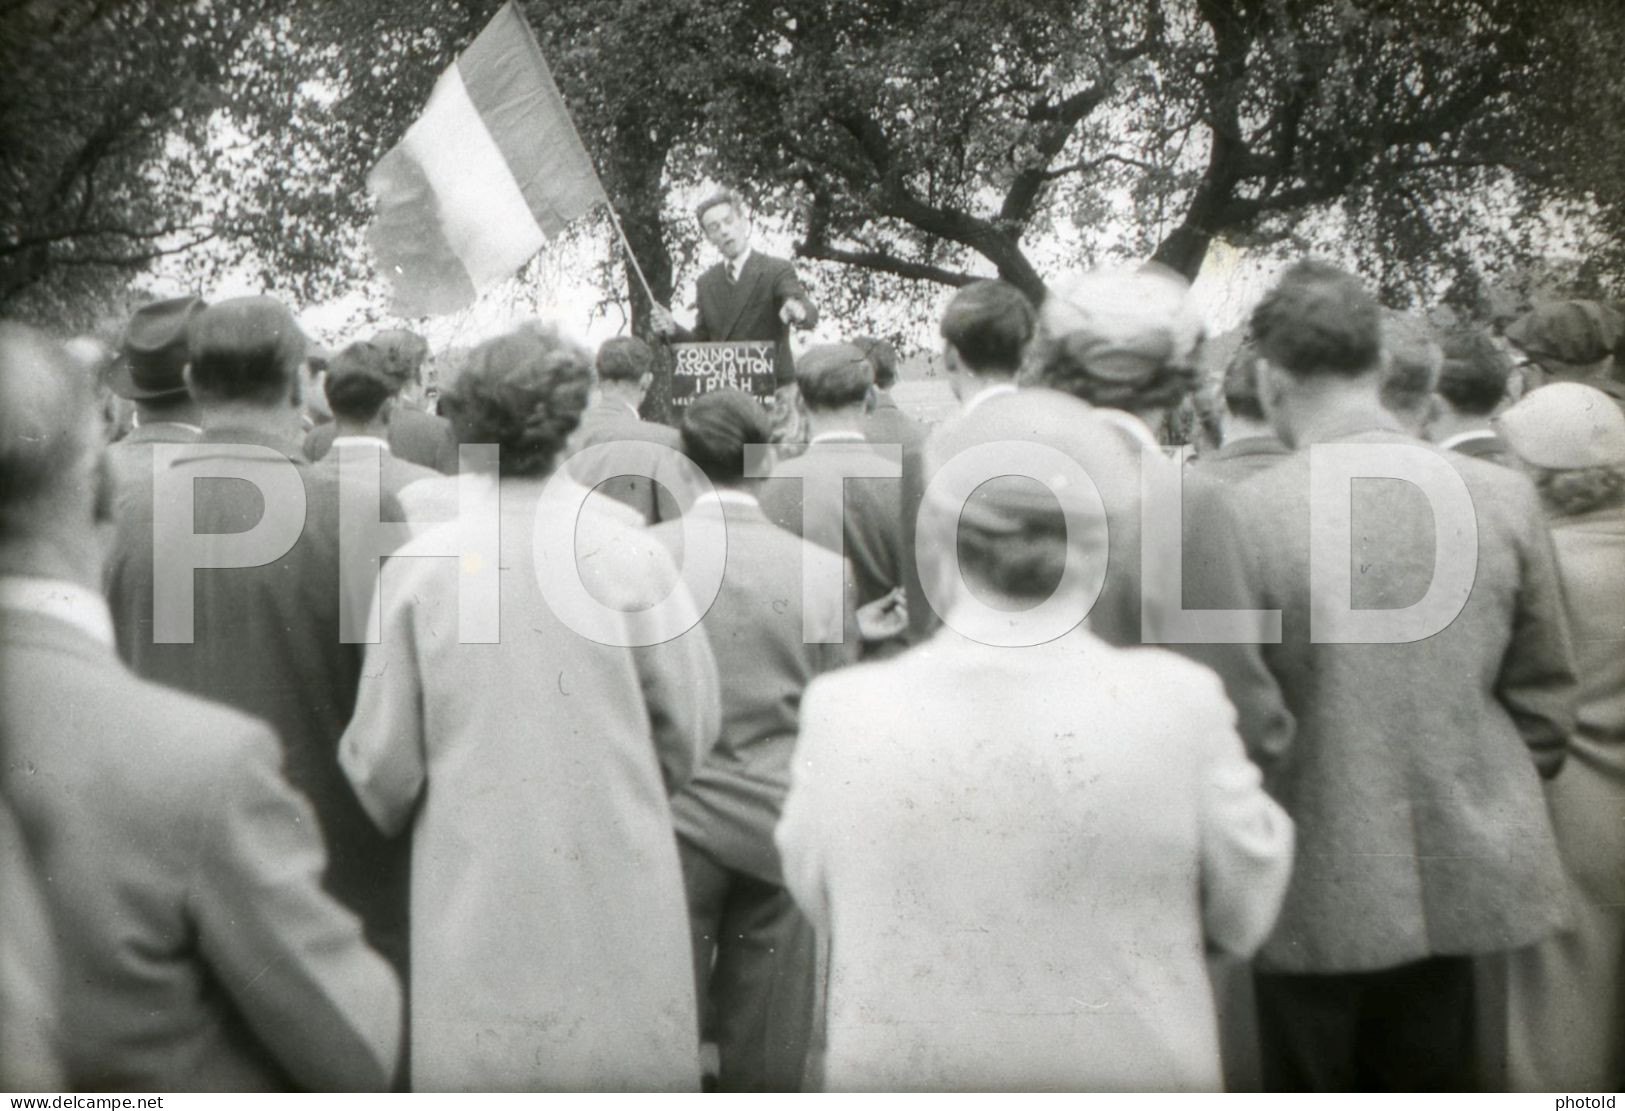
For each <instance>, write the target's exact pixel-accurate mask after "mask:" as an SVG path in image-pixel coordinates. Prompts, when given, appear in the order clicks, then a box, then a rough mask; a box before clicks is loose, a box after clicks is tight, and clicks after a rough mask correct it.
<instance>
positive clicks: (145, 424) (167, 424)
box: [130, 413, 203, 436]
mask: <svg viewBox="0 0 1625 1111" xmlns="http://www.w3.org/2000/svg"><path fill="white" fill-rule="evenodd" d="M137 428H184V429H186V430H187V431H188V432H196V433H197V434H198V435H200V436H201V435H203V427H202V426H201V425H197V424H188V423H187V422H186V421H183V420H142V419H141V414H140V413H131V414H130V430H131V431H132V432H133V431H135V430H136V429H137Z"/></svg>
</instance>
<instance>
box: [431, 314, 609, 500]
mask: <svg viewBox="0 0 1625 1111" xmlns="http://www.w3.org/2000/svg"><path fill="white" fill-rule="evenodd" d="M591 389H592V364H591V363H590V362H589V361H588V358H587V353H586V352H585V351H584V350H582V349H581V348H579V347H577V346H576V345H575V344H573V343H571V342H569V341H568V340H565V339H563V338H562V337H560V336H559V334H558V333H557V331H555V330H554V329H552V328H550V327H546V326H535V325H521V326H520V327H519V328H518V329H517V330H515V331H513V332H510V333H509V334H507V335H505V336H498V337H496V338H495V339H488V340H486V341H485V342H484V343H482V344H480V345H479V346H478V347H476V348H474V350H473V351H472V352H470V353H469V356H468V365H467V366H466V367H465V368H464V369H463V372H462V374H460V375H458V377H457V381H456V382H455V383H454V384H453V385H452V387H451V388H450V389H449V390H447V391H446V392H445V393H443V394H442V395H441V397H440V407H441V411H442V412H444V413H445V414H446V415H447V416H448V417H449V418H450V419H451V424H452V427H453V428H454V429H455V430H456V432H457V440H458V442H459V443H464V444H496V445H497V448H498V450H499V453H500V454H499V456H498V460H499V467H500V473H501V475H502V476H503V477H528V478H539V477H541V476H543V475H546V474H547V473H549V472H550V471H551V470H552V469H553V466H554V463H555V462H556V461H557V458H558V454H559V451H560V449H561V448H563V447H564V443H565V441H566V440H567V439H568V438H569V436H570V433H572V432H574V431H575V429H576V425H577V424H579V423H580V421H581V411H582V409H584V408H585V407H586V404H587V394H588V393H589V392H590V391H591Z"/></svg>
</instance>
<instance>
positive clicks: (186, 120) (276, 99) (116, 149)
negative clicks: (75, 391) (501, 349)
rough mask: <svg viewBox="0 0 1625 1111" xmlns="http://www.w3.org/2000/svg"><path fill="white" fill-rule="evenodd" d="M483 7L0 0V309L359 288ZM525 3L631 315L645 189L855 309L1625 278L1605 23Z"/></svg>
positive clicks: (677, 216) (745, 0)
mask: <svg viewBox="0 0 1625 1111" xmlns="http://www.w3.org/2000/svg"><path fill="white" fill-rule="evenodd" d="M496 6H497V2H496V0H349V2H346V3H343V4H338V3H318V4H300V3H294V2H293V0H249V2H246V3H237V4H229V5H228V4H221V3H197V4H191V5H179V4H169V3H165V2H163V0H128V2H126V3H105V2H104V3H94V2H89V0H61V2H56V3H52V2H48V0H44V2H42V0H35V2H29V0H24V2H22V3H13V4H11V5H9V6H7V7H5V8H3V9H0V63H4V64H5V66H6V70H5V72H6V74H7V77H6V81H7V83H8V86H9V89H8V95H7V96H6V97H5V100H4V105H3V107H0V138H3V139H4V142H5V150H6V152H7V153H6V155H5V163H4V168H3V172H0V305H3V306H4V307H5V309H6V311H8V312H32V313H40V312H54V313H64V312H67V311H68V308H69V307H70V306H71V305H73V304H76V303H78V302H82V301H85V300H87V299H94V298H95V297H98V296H105V295H106V294H107V293H108V292H109V291H110V290H114V289H116V288H117V287H118V286H119V285H120V284H121V283H125V282H128V281H129V280H130V279H131V277H132V276H136V275H139V274H140V273H141V272H142V271H143V270H144V268H145V267H147V266H148V265H149V264H150V263H151V262H152V261H153V259H155V258H157V257H160V256H164V255H166V254H178V255H180V257H182V258H186V259H191V260H196V261H197V263H198V265H199V266H200V267H201V268H204V271H206V269H207V268H208V267H214V268H216V269H218V268H220V267H230V266H239V265H242V264H244V263H247V264H250V265H253V266H257V267H258V268H260V270H261V271H262V272H263V274H264V276H265V277H266V279H267V282H268V284H274V285H275V286H276V287H277V288H279V289H284V290H287V291H289V292H290V293H292V294H293V295H294V296H295V297H296V298H299V299H302V300H307V301H310V300H319V299H323V298H327V297H330V296H333V295H335V294H337V293H340V292H344V291H347V290H352V289H356V288H361V287H365V286H366V283H368V282H370V281H373V280H374V279H373V278H372V276H371V273H370V263H369V260H368V258H367V255H366V252H365V249H364V246H363V243H362V239H361V232H362V230H363V228H364V226H365V223H366V221H367V219H368V216H369V202H368V199H367V196H366V193H365V181H366V175H367V172H368V171H369V170H370V169H371V167H372V166H373V165H374V164H375V163H376V162H377V160H378V158H379V157H381V155H382V154H383V153H384V151H386V150H387V149H388V148H389V146H390V145H392V144H393V143H394V142H396V141H397V140H398V139H399V138H400V136H401V134H402V133H403V132H404V131H405V129H406V127H407V126H408V125H409V124H410V122H411V121H412V119H413V118H414V117H415V115H416V114H417V112H418V111H419V110H420V109H421V107H422V105H423V103H424V102H425V100H426V99H427V96H428V93H429V90H430V88H431V87H432V85H433V82H434V80H435V78H436V77H437V76H438V74H439V73H440V72H441V70H443V69H444V67H445V66H446V65H447V64H449V63H450V62H451V60H452V59H453V58H454V57H455V55H456V52H457V51H458V50H459V49H461V47H462V46H463V45H465V44H466V43H467V42H468V41H469V40H470V39H471V38H472V37H473V36H474V35H475V34H476V33H478V31H479V29H480V28H481V27H482V26H483V25H484V24H485V22H486V21H487V19H489V17H490V15H491V14H492V12H493V11H494V10H495V8H496ZM524 6H525V7H526V9H527V11H528V14H529V15H530V18H531V22H532V25H533V26H534V27H535V28H536V30H537V33H538V36H539V37H540V38H541V40H542V45H543V48H544V51H545V53H546V54H547V56H548V58H549V59H550V61H551V63H552V67H553V69H554V74H555V77H556V78H557V80H558V83H559V85H560V87H561V90H562V91H563V93H564V95H565V98H566V100H567V102H568V103H569V105H570V108H571V111H572V114H573V116H574V118H575V120H576V123H577V125H578V128H579V129H580V131H581V132H582V136H583V139H584V140H585V142H586V143H587V146H588V149H589V150H590V151H591V152H592V153H593V155H594V158H595V160H596V162H597V164H598V167H599V170H600V174H601V176H602V177H603V178H604V180H605V184H606V187H607V188H608V191H609V193H610V195H611V197H612V198H614V200H615V202H616V208H617V211H618V212H619V214H620V216H621V219H622V223H623V226H624V227H625V230H626V234H627V236H628V238H629V240H630V241H631V243H632V245H633V249H634V251H635V252H636V254H637V257H638V258H639V259H640V260H641V262H642V264H643V269H644V271H645V273H646V274H647V275H648V278H649V281H650V283H651V285H652V286H653V287H654V293H655V296H656V297H657V298H661V299H667V298H670V297H671V295H672V293H673V290H674V288H676V287H677V286H678V285H680V284H684V283H686V281H687V280H688V279H689V277H690V275H688V274H687V273H685V272H684V271H685V267H688V266H691V264H692V259H693V258H694V252H693V248H694V243H695V233H694V229H693V226H692V222H691V220H690V219H689V217H688V214H687V213H685V212H682V211H679V210H677V209H676V208H675V207H674V206H673V204H672V197H673V196H675V195H681V194H682V193H683V192H684V191H685V190H687V189H690V188H692V187H693V186H694V185H695V184H696V183H698V182H700V181H704V180H720V181H723V182H726V183H729V184H734V185H736V186H738V187H740V188H741V189H742V190H743V191H744V192H746V194H747V196H749V197H751V198H752V199H753V201H754V203H755V206H756V208H757V209H758V211H759V212H762V213H763V214H765V215H767V216H769V217H771V218H773V219H775V220H777V221H781V222H784V223H787V224H788V225H789V226H791V227H792V228H793V229H794V232H795V235H796V237H797V239H798V241H799V242H798V252H799V253H800V255H801V256H802V257H803V258H805V259H807V260H811V261H812V262H813V263H814V264H815V265H821V266H827V267H828V268H829V272H834V273H838V274H839V275H841V278H840V281H839V282H838V285H839V287H840V288H839V289H838V290H836V291H833V292H832V297H831V299H832V300H836V301H838V302H842V303H850V304H856V303H858V302H859V301H861V300H862V299H863V298H866V297H873V296H877V295H878V296H883V297H885V298H888V299H896V298H908V297H914V298H916V299H917V300H925V299H928V298H933V297H935V296H936V294H935V293H933V292H932V291H933V290H938V289H941V287H942V284H944V283H946V284H949V285H952V284H958V283H962V282H964V281H966V280H968V279H969V278H970V277H972V276H974V275H975V274H978V273H987V272H997V273H999V274H1001V275H1003V276H1005V277H1006V278H1008V279H1010V280H1012V281H1014V282H1016V283H1017V284H1019V285H1021V286H1022V287H1023V288H1026V289H1028V290H1029V291H1032V292H1034V293H1037V292H1038V291H1039V290H1040V287H1041V284H1042V281H1043V277H1044V275H1045V274H1046V273H1047V272H1050V271H1053V270H1055V269H1058V268H1062V267H1065V268H1076V267H1079V266H1083V265H1088V264H1090V263H1094V262H1100V261H1104V260H1106V259H1107V258H1110V257H1156V258H1158V259H1160V260H1162V261H1164V262H1166V263H1168V264H1169V265H1172V266H1174V267H1175V268H1177V269H1180V270H1182V271H1184V272H1185V273H1187V274H1192V275H1194V274H1195V272H1196V271H1197V269H1199V267H1200V266H1201V263H1202V260H1203V258H1204V257H1205V256H1206V253H1207V250H1208V247H1209V245H1210V244H1211V243H1212V242H1213V241H1214V239H1216V238H1224V239H1226V240H1228V241H1230V242H1232V243H1236V244H1239V245H1243V246H1251V247H1255V248H1256V247H1265V248H1268V247H1271V246H1279V247H1281V248H1283V249H1293V250H1296V249H1300V248H1303V247H1313V246H1317V245H1318V246H1329V247H1331V248H1332V249H1333V250H1334V251H1335V253H1337V254H1339V255H1340V256H1342V257H1344V258H1345V259H1347V260H1348V261H1351V262H1354V263H1357V264H1360V265H1362V266H1363V267H1364V268H1365V269H1367V270H1368V272H1370V273H1371V274H1372V276H1373V277H1375V278H1377V279H1378V280H1380V281H1381V282H1382V283H1383V285H1384V287H1385V289H1386V290H1387V292H1388V293H1389V294H1390V295H1391V297H1392V298H1393V299H1396V300H1403V299H1405V298H1406V296H1407V295H1408V294H1409V293H1410V292H1412V291H1415V290H1421V289H1426V290H1437V289H1439V288H1442V287H1444V286H1446V285H1448V286H1449V287H1450V290H1451V295H1452V296H1453V297H1455V298H1456V299H1458V300H1461V301H1468V300H1471V299H1472V298H1473V297H1474V296H1478V295H1479V293H1480V292H1481V287H1482V286H1483V285H1484V284H1485V283H1486V282H1487V281H1490V280H1492V279H1494V277H1495V276H1496V271H1497V270H1498V269H1500V270H1506V269H1509V268H1514V269H1515V268H1517V267H1518V266H1524V265H1527V264H1528V263H1529V262H1530V260H1531V259H1532V258H1534V257H1535V256H1537V255H1538V254H1539V253H1540V252H1541V251H1542V249H1543V243H1544V241H1545V236H1546V230H1547V229H1548V227H1549V225H1550V224H1551V222H1552V220H1553V218H1554V216H1557V217H1569V218H1572V222H1573V224H1574V225H1575V226H1582V227H1584V228H1585V229H1587V233H1588V234H1589V235H1590V236H1591V239H1590V241H1589V242H1588V248H1587V249H1588V251H1589V252H1590V253H1591V255H1592V257H1593V258H1594V260H1595V262H1594V264H1593V266H1592V267H1591V269H1590V272H1589V274H1588V280H1591V281H1594V282H1596V283H1597V284H1599V285H1606V284H1608V283H1609V279H1611V278H1612V277H1613V276H1614V275H1615V274H1618V273H1619V272H1620V267H1621V266H1622V265H1625V258H1622V257H1621V253H1622V252H1621V249H1620V244H1621V243H1625V235H1622V233H1625V199H1622V197H1621V193H1620V189H1619V188H1618V182H1619V181H1620V180H1621V171H1622V170H1625V166H1621V165H1620V161H1621V159H1622V158H1625V154H1622V153H1621V151H1625V143H1622V142H1620V141H1619V140H1620V139H1621V137H1622V131H1625V126H1622V121H1625V116H1622V115H1621V109H1625V92H1622V83H1621V81H1620V80H1619V78H1618V76H1617V74H1616V70H1617V59H1618V58H1619V57H1620V56H1621V52H1620V48H1621V46H1625V9H1621V8H1620V7H1619V6H1618V5H1617V3H1612V2H1609V0H1577V2H1571V0H1094V2H1092V3H1085V4H1079V3H1075V2H1073V0H806V2H804V3H800V4H796V5H788V4H784V3H781V2H777V0H548V2H546V3H542V2H540V0H535V2H530V3H527V4H525V5H524ZM616 265H617V260H615V259H614V257H613V256H611V257H606V258H605V260H604V266H603V267H602V273H603V274H604V275H605V276H606V278H607V277H608V275H609V274H610V273H611V271H612V268H614V267H615V266H616ZM200 272H203V271H200ZM205 276H206V274H205ZM620 277H621V281H623V282H624V283H625V285H626V287H627V288H628V289H629V290H630V291H631V292H632V304H633V309H634V316H635V319H637V320H638V321H639V322H641V321H643V320H644V319H646V304H645V301H644V298H643V297H642V295H641V293H640V291H639V286H638V283H637V282H635V281H634V280H633V279H632V276H631V274H630V273H629V272H625V271H623V272H622V274H621V275H620ZM826 284H827V283H826Z"/></svg>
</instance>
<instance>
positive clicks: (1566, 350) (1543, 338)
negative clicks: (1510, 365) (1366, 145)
mask: <svg viewBox="0 0 1625 1111" xmlns="http://www.w3.org/2000/svg"><path fill="white" fill-rule="evenodd" d="M1506 338H1507V341H1508V342H1509V343H1511V344H1512V346H1513V347H1514V348H1515V349H1516V350H1517V351H1518V352H1519V353H1520V354H1521V355H1523V356H1524V360H1525V366H1529V365H1530V364H1532V369H1533V370H1534V371H1536V374H1535V381H1532V382H1529V383H1527V389H1526V390H1525V391H1524V392H1528V390H1529V389H1533V388H1535V387H1536V386H1544V385H1547V384H1548V383H1551V382H1582V383H1584V384H1585V385H1588V386H1593V387H1595V388H1596V389H1599V390H1602V391H1603V392H1604V393H1606V394H1608V395H1609V396H1610V397H1612V398H1613V399H1614V403H1615V404H1617V405H1620V406H1622V407H1625V368H1622V367H1621V366H1620V364H1619V360H1617V359H1616V358H1615V357H1614V351H1615V350H1616V348H1618V347H1619V346H1620V344H1621V341H1622V339H1625V320H1622V319H1621V318H1620V314H1619V313H1618V312H1617V311H1615V310H1614V308H1613V307H1612V306H1610V305H1605V304H1602V303H1601V302H1597V301H1553V302H1550V303H1548V304H1544V305H1536V306H1535V307H1534V308H1533V309H1530V310H1529V311H1528V312H1527V313H1525V314H1524V315H1522V316H1520V317H1519V318H1518V319H1516V320H1514V321H1513V322H1512V323H1511V324H1509V325H1507V330H1506Z"/></svg>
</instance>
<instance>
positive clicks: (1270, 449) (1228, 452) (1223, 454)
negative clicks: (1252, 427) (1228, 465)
mask: <svg viewBox="0 0 1625 1111" xmlns="http://www.w3.org/2000/svg"><path fill="white" fill-rule="evenodd" d="M1290 454H1292V452H1291V450H1290V449H1289V448H1288V447H1287V446H1286V444H1284V443H1282V442H1281V439H1280V437H1278V436H1276V435H1274V434H1273V433H1264V434H1262V435H1258V436H1242V437H1240V438H1238V439H1235V440H1226V441H1225V442H1224V443H1223V444H1221V445H1220V446H1219V447H1217V448H1214V449H1213V451H1212V452H1211V453H1210V458H1213V459H1234V458H1237V457H1238V456H1242V455H1290Z"/></svg>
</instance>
